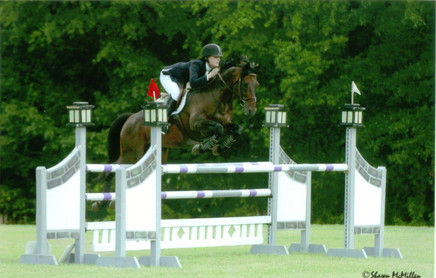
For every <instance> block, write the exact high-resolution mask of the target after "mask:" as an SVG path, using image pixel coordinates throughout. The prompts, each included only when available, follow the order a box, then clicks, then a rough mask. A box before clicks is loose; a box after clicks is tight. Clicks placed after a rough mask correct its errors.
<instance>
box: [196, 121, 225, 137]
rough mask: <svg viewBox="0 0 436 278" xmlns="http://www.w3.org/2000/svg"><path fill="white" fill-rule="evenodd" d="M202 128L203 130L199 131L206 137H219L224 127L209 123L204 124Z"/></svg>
mask: <svg viewBox="0 0 436 278" xmlns="http://www.w3.org/2000/svg"><path fill="white" fill-rule="evenodd" d="M202 128H203V129H202V130H201V132H202V133H203V134H204V135H205V136H208V137H209V136H212V135H216V136H218V137H221V136H222V135H223V134H224V127H223V126H222V125H221V124H219V123H217V122H212V121H210V122H208V123H207V124H205V125H204V126H203V127H202Z"/></svg>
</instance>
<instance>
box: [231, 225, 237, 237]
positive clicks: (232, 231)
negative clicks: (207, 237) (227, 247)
mask: <svg viewBox="0 0 436 278" xmlns="http://www.w3.org/2000/svg"><path fill="white" fill-rule="evenodd" d="M235 232H236V229H235V227H234V226H233V225H232V226H231V227H230V229H229V235H230V237H233V234H234V233H235Z"/></svg>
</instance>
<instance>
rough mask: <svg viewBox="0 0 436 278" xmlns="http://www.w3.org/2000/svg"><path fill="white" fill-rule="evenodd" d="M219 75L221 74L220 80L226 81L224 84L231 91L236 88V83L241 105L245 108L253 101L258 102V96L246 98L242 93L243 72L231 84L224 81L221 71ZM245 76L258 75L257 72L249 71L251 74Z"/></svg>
mask: <svg viewBox="0 0 436 278" xmlns="http://www.w3.org/2000/svg"><path fill="white" fill-rule="evenodd" d="M218 76H219V78H220V80H221V81H222V82H223V83H224V86H226V88H227V89H228V90H230V91H231V92H233V89H232V88H234V87H235V85H237V88H238V96H239V102H240V105H241V106H242V107H243V108H244V109H245V107H246V106H247V104H249V103H253V102H254V103H256V101H257V98H256V97H248V98H244V97H243V96H242V95H241V84H242V74H241V75H240V76H239V78H238V80H236V82H235V83H233V84H232V85H231V86H229V85H227V83H226V82H225V81H224V78H223V77H222V76H221V73H218ZM245 76H252V77H256V74H255V73H249V74H247V75H245ZM245 76H244V77H245Z"/></svg>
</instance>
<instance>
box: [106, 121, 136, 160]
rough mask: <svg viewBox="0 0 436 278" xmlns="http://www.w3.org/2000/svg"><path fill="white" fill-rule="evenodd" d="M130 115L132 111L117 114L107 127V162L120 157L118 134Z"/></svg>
mask: <svg viewBox="0 0 436 278" xmlns="http://www.w3.org/2000/svg"><path fill="white" fill-rule="evenodd" d="M130 115H132V113H126V114H122V115H121V116H119V117H118V118H117V119H116V120H115V121H114V122H113V123H112V126H111V128H110V129H109V135H108V148H107V152H108V157H109V162H110V163H112V162H114V161H116V160H117V159H118V158H119V157H120V134H121V129H122V128H123V125H124V123H125V122H126V121H127V119H128V118H129V117H130Z"/></svg>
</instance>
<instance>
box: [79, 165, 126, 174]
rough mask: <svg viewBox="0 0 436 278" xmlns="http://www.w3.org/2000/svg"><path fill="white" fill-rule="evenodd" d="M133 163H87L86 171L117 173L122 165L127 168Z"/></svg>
mask: <svg viewBox="0 0 436 278" xmlns="http://www.w3.org/2000/svg"><path fill="white" fill-rule="evenodd" d="M130 166H132V164H86V171H88V172H93V173H115V171H116V170H117V169H119V168H121V167H123V168H127V167H130Z"/></svg>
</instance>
